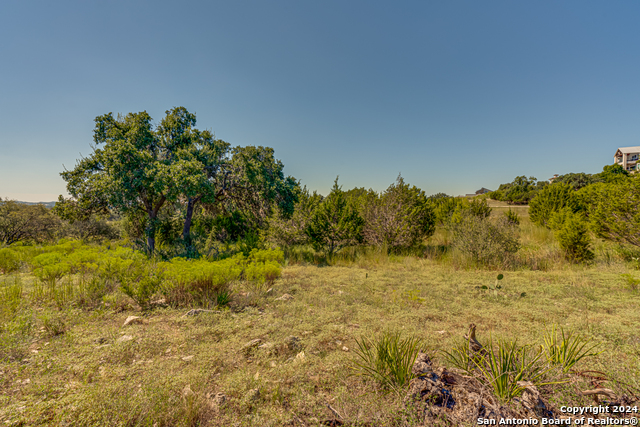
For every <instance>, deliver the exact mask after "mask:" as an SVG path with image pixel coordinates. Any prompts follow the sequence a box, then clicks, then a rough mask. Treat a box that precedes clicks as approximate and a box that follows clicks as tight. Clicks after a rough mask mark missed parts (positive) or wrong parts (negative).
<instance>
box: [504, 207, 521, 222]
mask: <svg viewBox="0 0 640 427" xmlns="http://www.w3.org/2000/svg"><path fill="white" fill-rule="evenodd" d="M504 216H505V218H506V219H507V222H508V223H509V224H513V225H520V215H518V213H517V212H516V211H512V210H511V209H509V210H508V211H506V212H505V213H504Z"/></svg>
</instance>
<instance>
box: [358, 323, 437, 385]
mask: <svg viewBox="0 0 640 427" xmlns="http://www.w3.org/2000/svg"><path fill="white" fill-rule="evenodd" d="M356 345H357V348H356V349H354V353H355V354H356V356H357V359H356V360H354V361H353V365H352V366H351V368H352V369H353V370H354V371H355V375H359V376H363V377H365V378H369V379H372V380H373V381H375V382H376V383H377V384H378V386H379V387H380V388H381V389H383V390H387V391H394V392H401V391H402V389H403V388H404V387H405V386H406V385H407V384H409V381H410V380H411V378H412V377H413V374H412V372H411V369H412V367H413V363H414V362H415V360H416V356H417V355H418V352H420V350H422V349H423V347H424V343H423V342H422V340H421V339H419V338H417V337H406V338H402V337H401V335H400V334H399V333H397V332H395V333H392V332H385V333H383V334H382V335H381V336H380V337H379V338H378V339H375V340H374V339H368V338H366V337H362V338H361V339H359V340H358V339H356Z"/></svg>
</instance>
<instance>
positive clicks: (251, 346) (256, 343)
mask: <svg viewBox="0 0 640 427" xmlns="http://www.w3.org/2000/svg"><path fill="white" fill-rule="evenodd" d="M261 342H262V340H261V339H260V338H256V339H254V340H251V341H249V342H248V343H246V344H245V345H243V346H242V348H241V349H240V351H242V352H243V353H244V354H245V355H248V354H249V353H251V351H252V350H253V349H254V348H256V347H258V346H259V345H260V343H261Z"/></svg>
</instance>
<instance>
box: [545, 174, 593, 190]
mask: <svg viewBox="0 0 640 427" xmlns="http://www.w3.org/2000/svg"><path fill="white" fill-rule="evenodd" d="M597 182H602V177H601V176H600V175H598V174H596V175H591V174H588V173H584V172H580V173H568V174H565V175H560V176H559V177H557V178H556V179H554V180H553V184H566V185H568V186H569V187H571V188H572V189H573V190H576V191H577V190H580V189H581V188H584V187H586V186H588V185H591V184H595V183H597Z"/></svg>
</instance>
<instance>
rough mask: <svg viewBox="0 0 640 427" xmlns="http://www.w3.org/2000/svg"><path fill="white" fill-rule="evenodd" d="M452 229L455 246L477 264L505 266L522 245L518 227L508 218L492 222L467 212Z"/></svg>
mask: <svg viewBox="0 0 640 427" xmlns="http://www.w3.org/2000/svg"><path fill="white" fill-rule="evenodd" d="M451 231H452V233H453V242H452V246H453V247H454V248H456V249H458V250H459V251H461V252H462V253H463V254H465V255H467V256H469V257H470V258H471V261H472V262H473V263H474V264H476V265H483V266H498V267H499V266H505V265H507V264H508V263H509V261H510V259H511V256H512V255H513V254H515V253H516V252H517V251H518V249H519V248H520V243H519V241H518V236H517V228H516V227H515V226H514V225H513V224H511V223H509V222H507V221H506V219H504V218H499V219H498V220H497V221H492V220H490V219H481V218H478V217H476V216H474V215H471V214H468V213H467V214H463V215H461V217H460V220H459V221H458V222H457V223H454V224H452V225H451Z"/></svg>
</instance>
